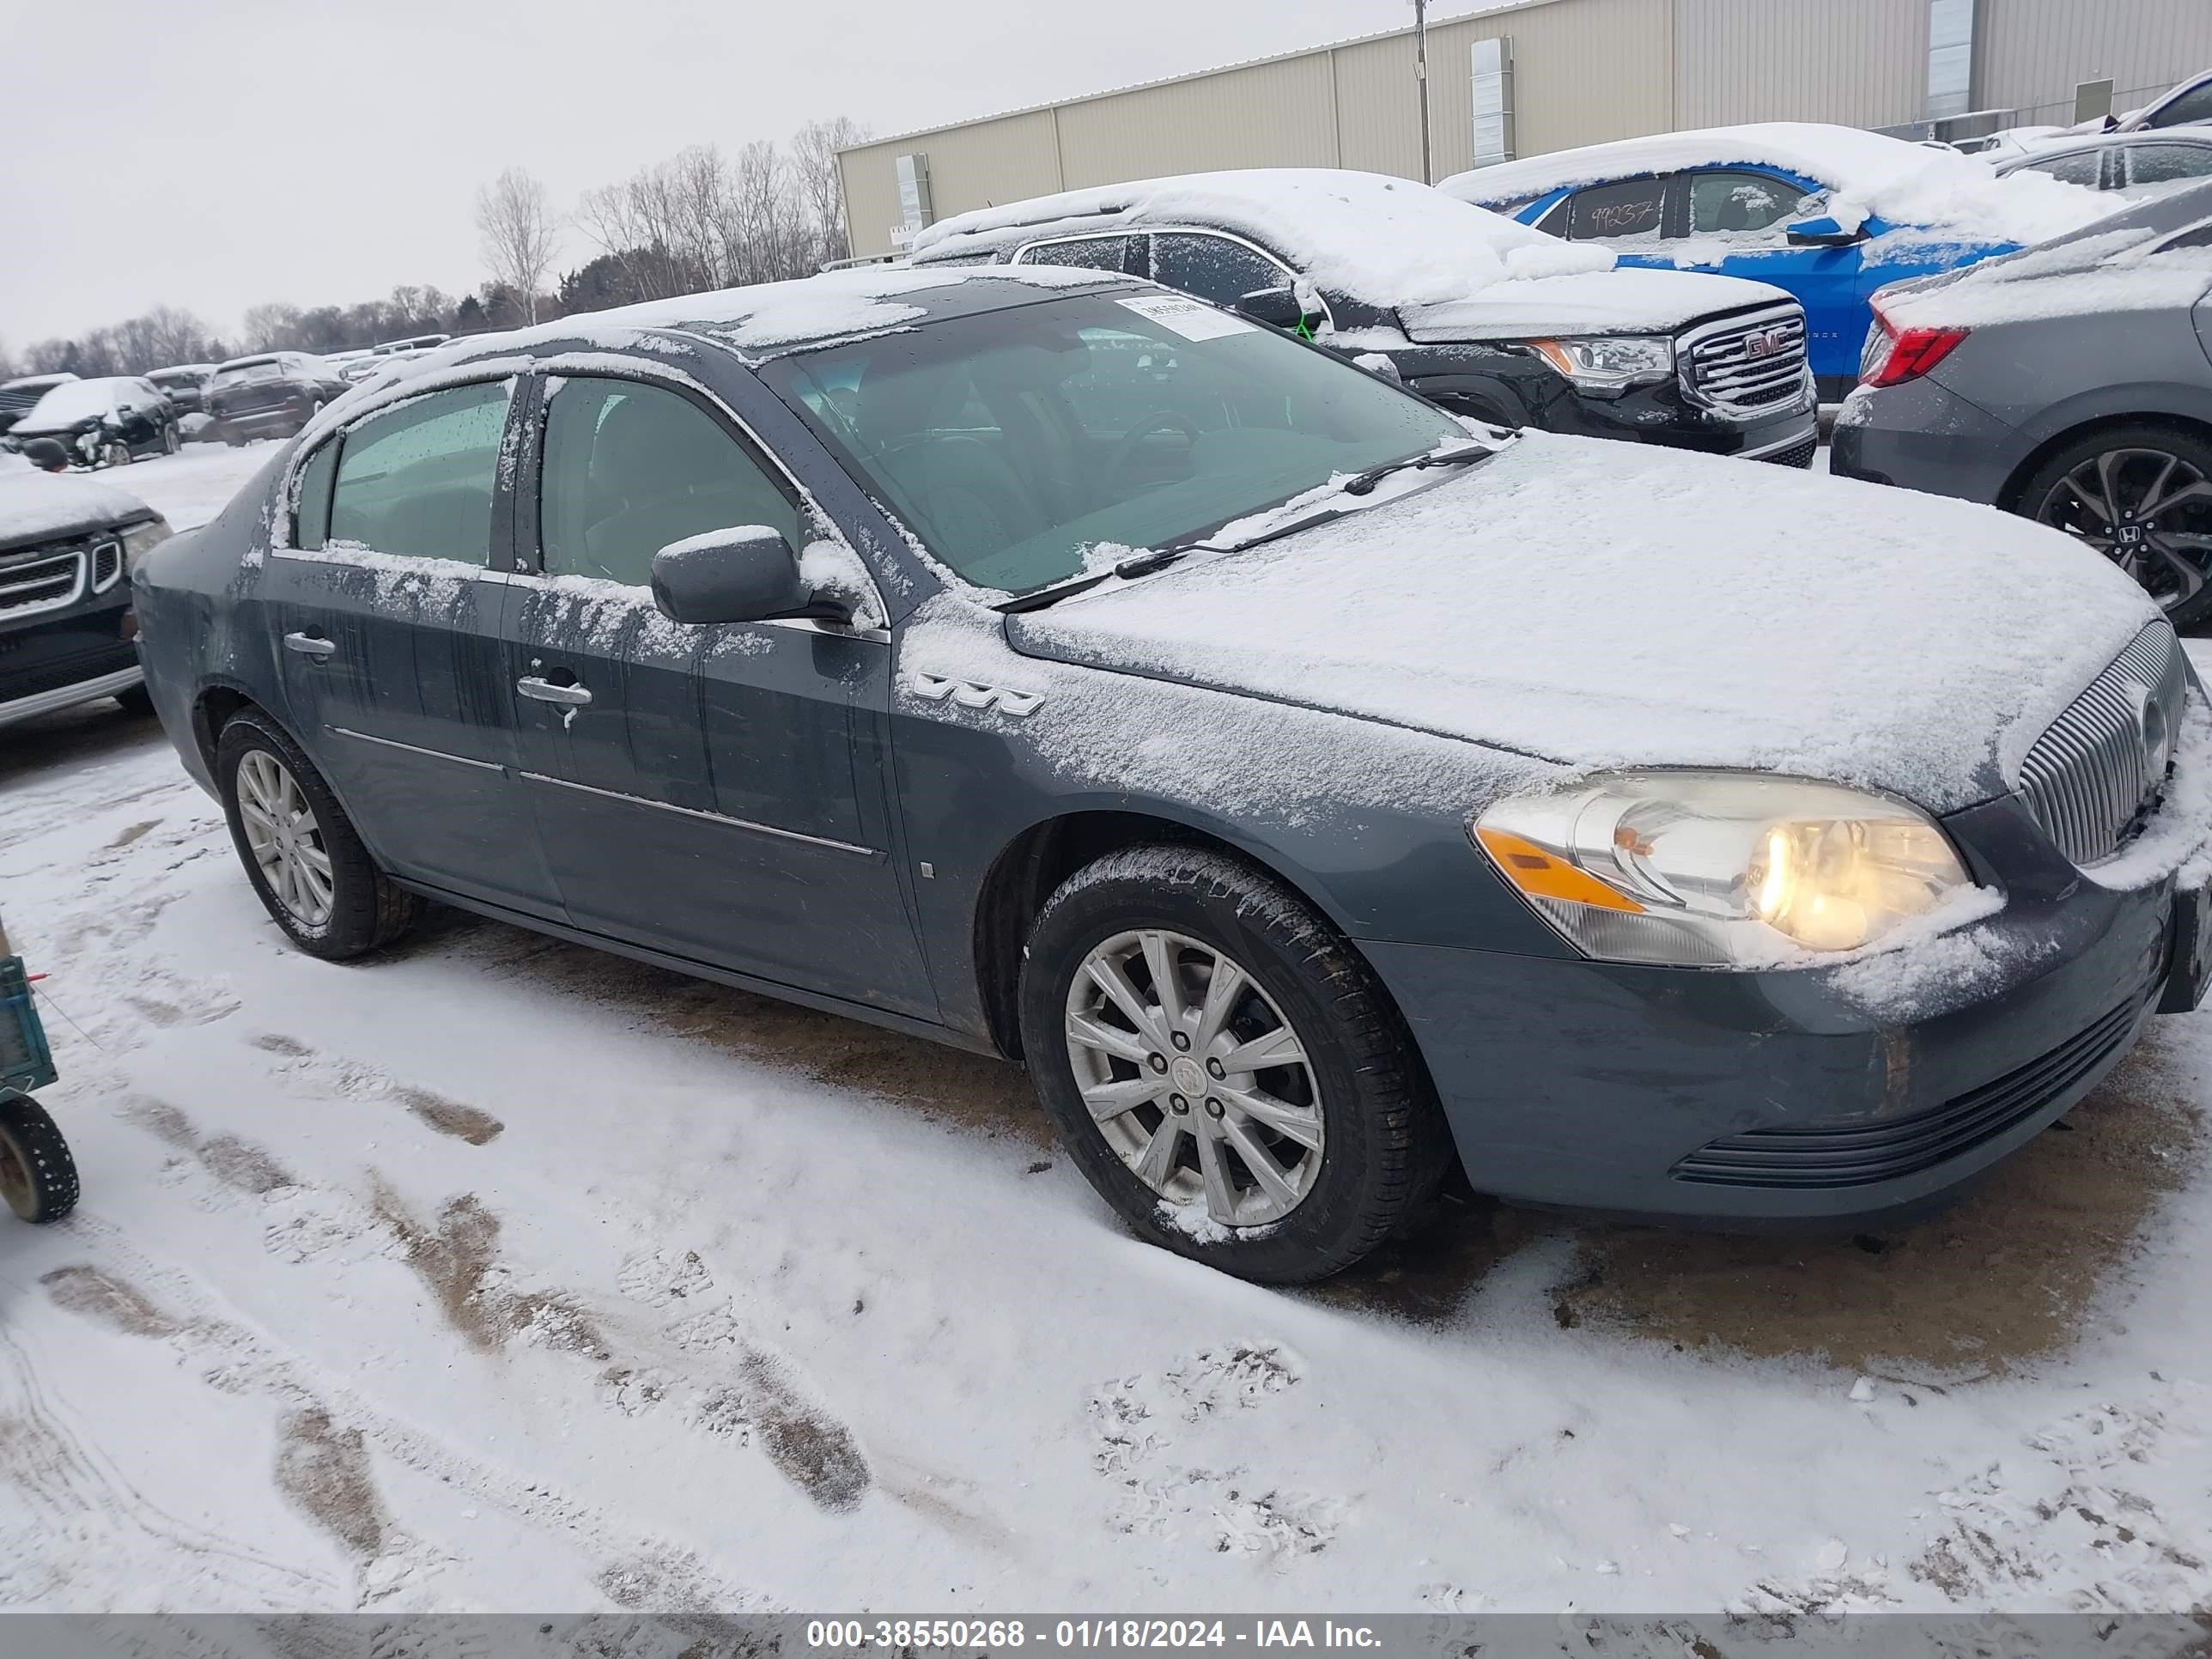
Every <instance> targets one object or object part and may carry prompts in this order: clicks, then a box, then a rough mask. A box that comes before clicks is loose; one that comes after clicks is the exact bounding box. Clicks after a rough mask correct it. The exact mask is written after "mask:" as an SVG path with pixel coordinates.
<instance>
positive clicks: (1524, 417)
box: [1405, 349, 1820, 466]
mask: <svg viewBox="0 0 2212 1659" xmlns="http://www.w3.org/2000/svg"><path fill="white" fill-rule="evenodd" d="M1463 355H1468V356H1469V358H1470V362H1472V357H1471V353H1470V354H1463ZM1491 361H1492V362H1496V361H1497V357H1496V354H1495V353H1494V352H1493V353H1492V357H1491ZM1411 368H1412V371H1413V372H1409V373H1407V374H1405V379H1406V383H1407V385H1408V386H1411V387H1412V388H1413V390H1414V391H1416V392H1420V393H1421V394H1422V395H1424V396H1425V397H1428V398H1434V399H1435V400H1436V401H1437V402H1438V403H1440V404H1443V405H1444V406H1445V407H1446V408H1448V409H1455V408H1468V407H1469V406H1472V408H1474V409H1476V410H1480V409H1490V408H1496V409H1500V410H1502V412H1503V413H1504V416H1505V417H1506V419H1507V421H1508V423H1509V424H1514V425H1523V426H1534V427H1538V428H1541V429H1542V430H1544V431H1547V432H1565V433H1569V434H1571V435H1575V436H1577V437H1584V438H1613V439H1620V440H1626V441H1628V442H1631V443H1646V444H1664V445H1666V446H1668V447H1669V448H1674V449H1692V450H1697V451H1699V452H1700V453H1705V454H1708V455H1729V456H1735V457H1739V458H1741V459H1747V460H1770V461H1777V462H1780V463H1782V464H1783V465H1790V466H1810V465H1812V464H1813V457H1814V451H1815V450H1816V449H1817V447H1819V441H1820V436H1819V429H1818V428H1819V416H1820V410H1819V409H1818V406H1817V405H1816V404H1814V400H1813V399H1812V398H1811V397H1810V396H1809V395H1808V396H1806V397H1803V398H1796V399H1792V400H1791V401H1790V402H1788V403H1785V404H1782V405H1780V406H1779V407H1778V408H1776V409H1775V410H1772V411H1771V412H1766V413H1761V414H1759V415H1758V416H1754V417H1752V418H1749V419H1743V418H1737V417H1733V416H1722V415H1720V414H1717V413H1716V412H1715V411H1714V410H1711V409H1708V408H1705V407H1704V406H1703V405H1701V404H1695V403H1692V401H1691V400H1690V399H1689V398H1687V397H1686V395H1685V394H1684V392H1683V391H1682V389H1681V386H1680V384H1679V383H1678V382H1676V381H1674V380H1668V381H1664V382H1661V383H1659V384H1656V385H1650V386H1631V387H1629V388H1628V389H1627V390H1626V391H1625V392H1622V393H1620V396H1618V397H1613V398H1600V397H1594V396H1589V395H1587V394H1585V393H1583V392H1577V390H1576V389H1575V388H1574V386H1572V385H1571V384H1570V383H1569V382H1568V381H1567V380H1566V379H1565V376H1563V375H1560V374H1556V373H1555V372H1553V371H1552V370H1551V369H1549V368H1546V369H1544V370H1542V371H1541V374H1537V373H1531V372H1529V371H1528V369H1526V368H1519V370H1518V372H1517V373H1516V374H1514V375H1513V377H1512V378H1510V380H1509V379H1505V378H1503V377H1498V378H1491V379H1484V378H1480V377H1478V376H1476V375H1474V374H1468V373H1467V372H1465V371H1464V370H1463V368H1462V366H1461V365H1460V364H1459V363H1455V362H1449V360H1448V359H1446V356H1445V354H1444V353H1443V352H1442V351H1440V350H1435V349H1431V350H1429V351H1427V352H1425V353H1423V354H1421V361H1420V362H1416V363H1414V364H1413V365H1411ZM1516 368H1518V366H1516ZM1424 370H1427V371H1429V372H1423V371H1424ZM1509 398H1510V399H1513V400H1516V401H1517V404H1518V407H1517V408H1516V407H1513V406H1511V405H1510V403H1509V401H1508V400H1509Z"/></svg>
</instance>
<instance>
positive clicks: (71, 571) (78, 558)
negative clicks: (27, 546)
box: [0, 547, 84, 622]
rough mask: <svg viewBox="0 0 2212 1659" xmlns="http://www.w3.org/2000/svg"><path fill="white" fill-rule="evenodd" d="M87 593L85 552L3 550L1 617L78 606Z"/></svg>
mask: <svg viewBox="0 0 2212 1659" xmlns="http://www.w3.org/2000/svg"><path fill="white" fill-rule="evenodd" d="M83 593H84V553H83V551H82V550H81V549H78V548H74V547H70V548H40V549H34V550H32V551H30V552H27V553H0V618H4V619H6V620H8V621H10V622H12V621H14V620H15V618H16V617H28V616H35V615H36V614H37V613H38V612H40V611H60V610H63V609H64V608H65V607H67V606H69V605H75V604H76V602H77V600H78V599H80V598H82V596H83Z"/></svg>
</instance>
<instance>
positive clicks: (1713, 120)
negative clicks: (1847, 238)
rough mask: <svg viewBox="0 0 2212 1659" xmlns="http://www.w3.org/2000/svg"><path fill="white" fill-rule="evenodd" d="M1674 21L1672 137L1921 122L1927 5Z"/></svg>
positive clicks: (1730, 10) (1692, 13) (1775, 5)
mask: <svg viewBox="0 0 2212 1659" xmlns="http://www.w3.org/2000/svg"><path fill="white" fill-rule="evenodd" d="M2074 3H2076V4H2079V3H2081V0H2074ZM2100 3H2101V0H2100ZM1674 15H1675V46H1674V71H1675V125H1676V126H1677V127H1679V128H1682V129H1690V128H1694V127H1713V126H1726V125H1732V124H1734V123H1736V122H1740V121H1834V122H1838V123H1840V124H1842V125H1845V126H1853V127H1880V126H1891V125H1896V124H1897V123H1899V122H1902V121H1917V120H1918V119H1920V118H1921V113H1922V110H1921V106H1922V105H1923V103H1924V102H1925V101H1926V97H1927V89H1928V0H1675V13H1674Z"/></svg>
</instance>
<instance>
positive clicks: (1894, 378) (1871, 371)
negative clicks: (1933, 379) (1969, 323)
mask: <svg viewBox="0 0 2212 1659" xmlns="http://www.w3.org/2000/svg"><path fill="white" fill-rule="evenodd" d="M1874 320H1875V326H1877V327H1878V328H1880V329H1881V335H1882V340H1883V342H1884V343H1885V345H1886V348H1887V349H1884V350H1883V351H1882V353H1881V356H1878V357H1874V358H1873V359H1872V360H1871V361H1870V362H1868V363H1867V364H1866V365H1865V366H1864V367H1863V368H1861V369H1860V370H1859V384H1860V385H1861V386H1873V387H1876V388H1880V387H1881V386H1901V385H1903V384H1904V383H1905V381H1907V380H1918V379H1919V378H1920V377H1921V376H1922V375H1923V374H1926V373H1927V372H1928V371H1929V369H1931V368H1935V367H1936V364H1938V363H1940V362H1942V361H1943V360H1944V359H1945V358H1946V357H1948V356H1950V355H1951V354H1952V352H1954V351H1955V350H1956V349H1958V345H1959V342H1960V341H1961V340H1963V339H1965V338H1966V332H1967V331H1966V330H1965V329H1963V328H1908V329H1906V330H1905V331H1903V332H1902V333H1899V331H1897V330H1896V329H1893V328H1892V327H1891V326H1890V325H1889V319H1888V318H1887V317H1885V316H1883V315H1882V314H1881V307H1875V313H1874Z"/></svg>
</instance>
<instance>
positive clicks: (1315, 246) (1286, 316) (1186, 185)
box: [913, 167, 1818, 466]
mask: <svg viewBox="0 0 2212 1659" xmlns="http://www.w3.org/2000/svg"><path fill="white" fill-rule="evenodd" d="M913 263H915V264H917V265H925V266H930V265H945V264H956V265H957V264H988V263H1004V264H1023V265H1072V266H1083V267H1087V268H1090V269H1093V270H1117V271H1121V272H1123V273H1125V274H1127V275H1129V276H1149V277H1150V278H1151V279H1152V281H1154V282H1156V283H1161V284H1163V285H1164V286H1165V287H1168V288H1172V289H1180V290H1182V292H1183V293H1185V294H1189V295H1195V296H1196V297H1198V298H1199V299H1201V300H1205V301H1209V302H1211V303H1212V304H1214V305H1217V306H1219V307H1223V308H1225V309H1233V310H1237V311H1240V312H1243V313H1244V314H1245V315H1247V316H1249V317H1251V318H1253V319H1255V320H1257V321H1260V322H1264V323H1268V324H1271V325H1274V326H1276V327H1279V328H1285V329H1291V330H1294V331H1297V332H1298V333H1300V334H1302V335H1303V336H1304V337H1306V338H1308V339H1310V340H1312V341H1313V342H1314V343H1316V344H1317V345H1322V346H1326V347H1328V348H1329V349H1332V350H1335V351H1339V352H1340V353H1342V354H1343V355H1345V356H1349V357H1351V358H1352V359H1353V360H1355V361H1356V362H1360V363H1362V364H1363V365H1364V366H1365V367H1367V368H1379V369H1382V370H1383V371H1384V372H1386V373H1388V374H1389V375H1390V376H1391V377H1392V378H1394V379H1396V380H1400V381H1401V383H1403V384H1404V385H1406V386H1410V387H1411V388H1412V389H1413V390H1414V391H1416V392H1420V393H1421V394H1422V395H1423V396H1425V397H1426V398H1431V400H1433V401H1434V402H1436V403H1438V404H1443V406H1444V407H1445V408H1446V409H1449V410H1452V411H1453V412H1454V413H1455V414H1460V415H1468V416H1473V417H1474V418H1475V419H1477V420H1480V421H1487V422H1490V423H1491V424H1492V425H1494V426H1508V427H1537V428H1541V429H1543V430H1545V431H1547V432H1571V433H1577V434H1579V435H1583V436H1585V437H1592V438H1623V439H1627V440H1630V441H1634V442H1639V443H1656V444H1667V445H1669V446H1672V447H1675V448H1679V449H1696V450H1704V451H1705V452H1707V453H1712V454H1717V455H1734V456H1739V457H1741V458H1743V459H1755V460H1771V461H1778V462H1781V463H1783V464H1784V465H1791V466H1807V465H1811V463H1812V459H1813V454H1814V449H1815V447H1816V446H1817V442H1818V440H1817V436H1816V434H1815V430H1814V423H1815V417H1816V413H1817V411H1816V409H1815V406H1814V395H1813V380H1812V376H1811V374H1810V373H1809V372H1808V369H1807V368H1806V358H1805V313H1804V311H1803V309H1802V307H1800V306H1799V305H1798V304H1797V302H1796V301H1795V300H1793V299H1791V298H1790V296H1789V295H1787V294H1784V292H1782V291H1781V290H1780V289H1775V288H1770V287H1767V286H1766V285H1765V284H1764V283H1748V282H1745V281H1743V280H1741V278H1739V277H1734V276H1714V275H1712V274H1711V273H1709V272H1692V271H1672V270H1666V271H1662V270H1616V269H1612V268H1610V267H1611V266H1612V264H1613V257H1612V255H1611V254H1609V253H1607V252H1604V251H1602V250H1598V249H1589V248H1563V247H1561V246H1559V244H1558V242H1557V241H1556V240H1553V239H1551V238H1547V237H1546V236H1545V235H1543V234H1542V233H1541V232H1538V231H1534V230H1531V229H1529V228H1527V227H1525V226H1522V225H1516V224H1515V223H1513V222H1511V221H1510V220H1508V219H1504V218H1501V217H1500V216H1498V215H1496V214H1493V213H1490V212H1487V211H1486V210H1483V209H1481V208H1478V207H1474V206H1471V205H1470V204H1467V203H1464V202H1457V201H1454V200H1453V199H1452V198H1451V197H1448V196H1446V195H1444V194H1443V193H1442V192H1441V191H1434V190H1431V189H1429V188H1427V187H1426V186H1425V185H1417V184H1413V183H1410V182H1409V181H1407V180H1406V179H1386V178H1384V177H1383V176H1381V175H1380V174H1376V173H1357V172H1349V171H1338V170H1334V169H1322V168H1304V167H1262V168H1253V169H1249V170H1247V171H1242V172H1233V173H1197V174H1192V175H1189V176H1187V177H1183V178H1176V179H1141V180H1139V181H1137V182H1135V183H1133V184H1128V185H1110V186H1107V187H1105V188H1103V189H1098V190H1087V191H1069V192H1067V193H1066V194H1064V195H1060V196H1048V197H1039V198H1038V199H1036V200H1035V201H1030V202H1018V203H1015V204H1012V205H1011V206H1008V207H1001V208H984V209H979V210H976V211H975V212H973V213H965V214H962V215H960V216H958V217H957V218H952V219H948V220H945V221H944V222H941V223H939V224H936V225H933V226H931V227H930V228H928V229H927V230H926V231H924V232H923V233H922V234H921V235H920V236H919V237H917V238H916V239H915V247H914V254H913Z"/></svg>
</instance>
